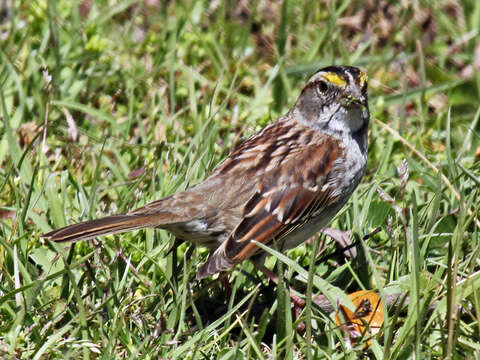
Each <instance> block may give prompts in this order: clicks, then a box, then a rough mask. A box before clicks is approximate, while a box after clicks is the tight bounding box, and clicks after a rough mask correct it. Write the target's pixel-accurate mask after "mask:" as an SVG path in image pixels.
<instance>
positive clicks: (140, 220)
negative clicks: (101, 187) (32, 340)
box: [42, 214, 159, 242]
mask: <svg viewBox="0 0 480 360" xmlns="http://www.w3.org/2000/svg"><path fill="white" fill-rule="evenodd" d="M158 225H159V218H158V215H157V216H155V215H145V214H141V215H137V214H124V215H114V216H108V217H104V218H101V219H96V220H90V221H84V222H81V223H78V224H74V225H69V226H65V227H63V228H60V229H56V230H53V231H51V232H49V233H47V234H43V235H42V237H43V238H46V239H50V240H52V241H56V242H66V241H79V240H88V239H92V238H94V237H97V236H100V235H108V234H116V233H121V232H125V231H129V230H134V229H143V228H147V227H155V226H158Z"/></svg>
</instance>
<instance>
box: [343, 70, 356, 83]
mask: <svg viewBox="0 0 480 360" xmlns="http://www.w3.org/2000/svg"><path fill="white" fill-rule="evenodd" d="M345 72H346V73H347V74H348V77H349V78H350V80H351V81H350V84H356V82H355V79H354V78H353V75H352V73H351V72H350V71H348V70H347V71H345Z"/></svg>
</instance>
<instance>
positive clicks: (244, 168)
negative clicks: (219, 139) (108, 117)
mask: <svg viewBox="0 0 480 360" xmlns="http://www.w3.org/2000/svg"><path fill="white" fill-rule="evenodd" d="M368 122H369V111H368V103H367V76H366V75H365V73H363V72H362V71H360V70H359V69H358V68H355V67H350V66H330V67H326V68H324V69H321V70H319V71H317V72H316V73H315V74H314V75H313V76H312V77H311V78H310V79H309V81H308V83H307V84H306V86H305V87H304V89H303V90H302V93H301V94H300V96H299V98H298V100H297V102H296V104H295V106H294V107H293V108H292V109H291V110H290V111H289V112H288V113H286V114H285V115H284V116H282V117H281V118H280V119H278V120H277V121H276V122H274V123H272V124H270V125H269V126H267V127H265V128H264V129H263V130H261V131H260V132H258V133H257V134H255V135H253V136H251V137H250V138H249V139H247V140H246V141H245V142H243V144H241V145H240V146H239V147H238V148H237V149H236V150H234V151H233V152H232V153H230V155H229V156H228V157H227V158H226V159H225V160H224V161H223V162H222V163H221V164H220V165H219V166H218V167H217V168H216V169H215V170H214V172H213V173H212V174H211V175H210V176H209V177H208V178H207V179H206V180H205V181H204V182H202V183H201V184H199V185H197V186H195V187H193V188H191V189H189V190H187V191H184V192H180V193H176V194H174V195H171V196H168V197H165V198H163V199H160V200H157V201H154V202H152V203H149V204H147V205H145V206H143V207H141V208H139V209H136V210H134V211H131V212H129V213H127V214H122V215H113V216H108V217H105V218H101V219H97V220H91V221H85V222H82V223H79V224H75V225H70V226H66V227H64V228H61V229H57V230H54V231H52V232H49V233H47V234H45V235H43V237H45V238H48V239H51V240H53V241H59V242H63V241H76V240H85V239H91V238H94V237H97V236H100V235H106V234H113V233H119V232H124V231H128V230H132V229H141V228H146V227H159V228H163V229H166V230H168V231H170V232H171V233H172V234H174V235H175V236H176V237H177V238H179V239H182V240H188V241H191V242H193V243H195V244H196V245H201V246H206V247H208V248H209V249H211V250H212V254H211V255H210V257H209V259H208V260H207V262H206V263H205V264H204V265H203V266H202V267H201V268H200V269H199V271H198V273H197V278H199V279H201V278H204V277H207V276H209V275H211V274H214V273H216V272H219V271H224V270H228V269H230V268H231V267H233V266H234V265H235V264H238V263H240V262H242V261H243V260H244V259H247V258H249V257H251V256H252V255H254V254H256V253H257V252H258V250H259V248H258V247H257V246H256V245H255V244H254V243H253V242H252V240H256V241H258V242H261V243H264V244H268V243H270V242H271V241H276V242H277V243H278V246H279V247H280V248H282V249H286V248H292V247H295V246H297V245H298V244H300V243H301V242H303V241H305V240H306V239H308V238H309V237H311V236H312V235H314V234H315V233H317V232H318V231H319V230H321V229H322V228H323V227H324V226H326V225H327V223H328V222H329V221H330V220H331V219H332V218H333V217H334V215H335V214H336V213H337V212H338V211H339V210H340V208H341V207H342V206H343V205H344V204H345V202H346V201H347V200H348V198H349V197H350V195H351V194H352V192H353V190H354V189H355V188H356V187H357V185H358V183H359V182H360V179H361V178H362V176H363V174H364V172H365V167H366V164H367V131H368Z"/></svg>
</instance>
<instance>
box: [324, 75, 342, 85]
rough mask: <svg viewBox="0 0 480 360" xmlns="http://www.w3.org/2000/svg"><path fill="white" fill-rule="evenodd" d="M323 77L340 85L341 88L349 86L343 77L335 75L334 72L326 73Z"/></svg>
mask: <svg viewBox="0 0 480 360" xmlns="http://www.w3.org/2000/svg"><path fill="white" fill-rule="evenodd" d="M323 77H324V78H325V79H327V80H328V81H330V82H331V83H333V84H336V85H340V86H345V85H347V82H346V81H345V79H344V78H343V77H342V76H338V74H335V73H333V72H328V73H325V74H323Z"/></svg>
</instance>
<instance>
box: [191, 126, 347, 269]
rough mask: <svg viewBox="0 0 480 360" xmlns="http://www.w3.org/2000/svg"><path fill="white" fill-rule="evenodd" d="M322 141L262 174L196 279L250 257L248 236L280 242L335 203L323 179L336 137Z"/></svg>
mask: <svg viewBox="0 0 480 360" xmlns="http://www.w3.org/2000/svg"><path fill="white" fill-rule="evenodd" d="M323 140H324V141H323V142H315V141H312V144H309V145H304V146H303V149H301V150H300V151H299V149H296V150H297V151H296V153H295V155H294V156H287V157H286V158H284V160H283V162H282V164H281V165H279V166H277V167H275V168H274V169H272V170H271V171H270V172H268V173H266V174H264V176H263V178H262V179H261V181H262V183H261V184H260V185H259V189H258V191H257V192H256V193H254V195H253V196H252V197H251V198H250V200H249V201H248V202H247V203H246V204H245V206H244V208H243V218H242V220H241V221H240V222H239V224H238V225H237V226H236V227H235V229H234V230H233V231H232V233H231V234H230V236H229V238H228V239H227V240H226V242H225V243H224V244H223V245H222V246H221V247H220V248H219V249H217V251H215V253H213V254H212V255H211V256H210V258H209V259H208V261H207V263H206V264H205V265H204V266H203V267H202V268H201V269H200V271H199V273H198V274H197V275H198V277H199V278H202V277H205V276H208V275H210V274H213V273H215V272H218V271H223V270H226V269H228V268H229V267H231V266H233V265H234V264H238V263H240V262H241V261H243V260H244V259H247V258H249V257H250V256H252V255H254V254H255V253H256V252H257V251H258V247H257V246H256V245H255V244H253V243H252V242H251V240H255V241H258V242H262V243H264V244H268V243H269V242H271V241H272V240H274V239H275V240H281V239H282V238H283V237H285V236H286V235H288V234H289V233H290V232H292V231H293V230H295V229H296V228H298V227H299V226H302V225H303V224H304V223H305V222H306V221H307V220H308V219H309V218H310V217H312V216H314V215H316V214H318V213H319V212H321V211H322V209H324V208H326V207H327V206H329V205H330V204H332V203H334V202H335V201H336V199H335V198H333V196H332V190H333V189H332V188H331V187H329V186H328V182H329V179H330V172H331V170H332V168H333V165H334V163H335V160H336V159H338V158H339V157H341V156H343V154H342V150H341V149H340V147H339V144H338V141H336V140H335V139H333V138H330V137H328V136H325V135H323ZM323 185H327V186H325V187H324V186H323ZM217 264H219V265H217ZM220 264H221V265H220ZM219 266H220V267H219Z"/></svg>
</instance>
